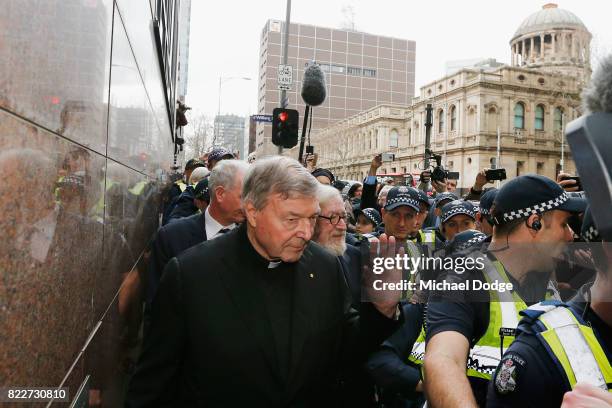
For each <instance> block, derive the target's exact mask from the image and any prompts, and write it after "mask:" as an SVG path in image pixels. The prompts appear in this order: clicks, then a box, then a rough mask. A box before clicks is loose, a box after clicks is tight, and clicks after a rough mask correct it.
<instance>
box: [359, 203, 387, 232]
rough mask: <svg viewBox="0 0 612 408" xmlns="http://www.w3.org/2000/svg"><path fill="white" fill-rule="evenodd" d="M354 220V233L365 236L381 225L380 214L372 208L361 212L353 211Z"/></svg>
mask: <svg viewBox="0 0 612 408" xmlns="http://www.w3.org/2000/svg"><path fill="white" fill-rule="evenodd" d="M355 218H356V219H357V224H356V226H355V231H356V232H357V234H361V235H365V234H371V233H373V232H375V231H376V230H377V229H378V227H379V226H380V224H382V218H381V216H380V213H379V212H378V211H377V210H375V209H374V208H364V209H363V210H361V209H357V210H355Z"/></svg>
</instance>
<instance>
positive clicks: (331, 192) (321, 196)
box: [317, 184, 342, 207]
mask: <svg viewBox="0 0 612 408" xmlns="http://www.w3.org/2000/svg"><path fill="white" fill-rule="evenodd" d="M334 198H337V199H338V200H340V201H341V202H342V195H341V194H340V192H339V191H338V189H337V188H335V187H332V186H327V185H325V184H321V185H320V186H319V189H318V191H317V199H318V200H319V205H320V206H321V207H323V206H326V205H327V204H328V203H329V202H330V201H332V200H333V199H334Z"/></svg>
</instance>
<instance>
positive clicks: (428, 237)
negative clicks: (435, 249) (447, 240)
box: [418, 230, 436, 245]
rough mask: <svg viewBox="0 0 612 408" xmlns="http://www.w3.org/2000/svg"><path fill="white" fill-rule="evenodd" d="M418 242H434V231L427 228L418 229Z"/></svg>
mask: <svg viewBox="0 0 612 408" xmlns="http://www.w3.org/2000/svg"><path fill="white" fill-rule="evenodd" d="M418 242H420V243H422V244H434V245H435V243H436V231H433V230H428V231H423V230H419V238H418Z"/></svg>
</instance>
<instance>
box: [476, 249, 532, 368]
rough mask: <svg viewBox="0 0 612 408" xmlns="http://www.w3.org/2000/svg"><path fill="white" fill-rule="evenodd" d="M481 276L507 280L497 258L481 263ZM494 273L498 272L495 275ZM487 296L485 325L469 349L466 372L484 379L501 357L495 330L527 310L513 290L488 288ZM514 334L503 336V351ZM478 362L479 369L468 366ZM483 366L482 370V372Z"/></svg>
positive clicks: (511, 324) (515, 320) (514, 321)
mask: <svg viewBox="0 0 612 408" xmlns="http://www.w3.org/2000/svg"><path fill="white" fill-rule="evenodd" d="M485 268H487V269H485V271H484V274H483V275H484V277H485V280H486V281H487V282H489V283H491V282H493V281H495V280H498V277H499V280H501V281H502V282H504V283H508V282H510V280H509V279H508V275H507V273H506V270H505V268H504V266H503V265H502V264H501V263H500V262H499V261H497V260H496V261H494V262H487V263H485ZM495 275H498V277H496V276H495ZM489 296H490V297H491V301H490V303H489V325H488V326H487V330H486V331H485V334H484V335H483V336H482V337H481V338H480V339H478V342H476V344H475V345H474V347H472V348H471V349H470V354H469V360H468V367H467V375H468V376H470V377H477V378H484V379H486V380H490V379H491V377H492V375H493V372H494V371H495V368H496V367H497V364H498V363H499V361H500V360H501V352H500V344H501V342H502V340H501V337H500V335H499V329H500V328H501V327H508V328H516V327H517V325H518V322H519V320H520V315H519V313H520V312H521V311H522V310H524V309H527V304H526V303H525V302H524V301H523V299H521V297H520V296H519V295H518V294H517V293H516V292H515V291H512V292H511V293H507V292H504V293H500V292H497V291H490V292H489ZM513 340H514V337H512V336H504V341H503V351H504V352H505V351H506V349H507V348H508V347H509V346H510V344H511V343H512V341H513ZM476 362H478V364H479V365H480V366H482V368H483V370H481V371H479V370H478V369H477V368H474V367H470V365H475V363H476ZM485 367H486V370H488V371H484V369H485Z"/></svg>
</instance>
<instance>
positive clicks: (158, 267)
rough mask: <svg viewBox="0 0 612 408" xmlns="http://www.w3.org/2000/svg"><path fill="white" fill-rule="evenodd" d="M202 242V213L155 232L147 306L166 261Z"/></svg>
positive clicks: (203, 224) (148, 280)
mask: <svg viewBox="0 0 612 408" xmlns="http://www.w3.org/2000/svg"><path fill="white" fill-rule="evenodd" d="M203 241H206V223H205V221H204V213H202V214H195V215H192V216H191V217H186V218H181V219H179V220H176V221H173V222H171V223H169V224H167V225H164V226H163V227H161V228H160V229H159V231H157V235H156V236H155V239H154V240H153V243H152V244H151V260H150V261H149V269H148V273H147V277H148V279H147V299H146V300H147V305H150V304H151V301H152V300H153V297H154V296H155V292H157V287H158V286H159V281H160V279H161V276H162V272H163V270H164V268H165V267H166V264H167V263H168V261H170V259H172V258H174V257H175V256H178V255H179V254H180V253H182V252H183V251H185V250H186V249H189V248H191V247H192V246H194V245H196V244H199V243H200V242H203Z"/></svg>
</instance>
